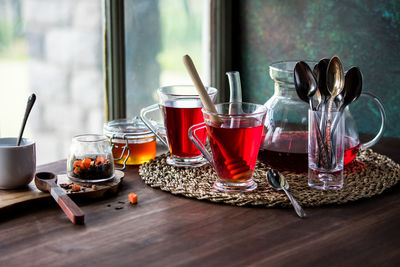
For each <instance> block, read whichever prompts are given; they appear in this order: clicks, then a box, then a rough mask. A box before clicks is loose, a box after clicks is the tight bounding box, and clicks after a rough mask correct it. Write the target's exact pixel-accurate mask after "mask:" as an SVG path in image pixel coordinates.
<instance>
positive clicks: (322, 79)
mask: <svg viewBox="0 0 400 267" xmlns="http://www.w3.org/2000/svg"><path fill="white" fill-rule="evenodd" d="M329 60H330V59H329V58H323V59H321V60H320V61H319V62H318V64H316V65H315V66H314V69H313V72H314V75H315V77H316V78H317V81H318V90H319V91H320V94H321V98H323V106H322V115H321V122H320V129H322V128H323V122H324V120H325V110H326V103H327V102H328V100H329V98H330V97H331V93H330V92H329V90H328V88H327V86H326V70H327V69H328V64H329ZM321 100H322V99H321ZM318 101H319V100H318ZM320 103H321V102H320ZM320 105H321V104H318V106H317V110H319V107H320ZM324 134H325V133H324Z"/></svg>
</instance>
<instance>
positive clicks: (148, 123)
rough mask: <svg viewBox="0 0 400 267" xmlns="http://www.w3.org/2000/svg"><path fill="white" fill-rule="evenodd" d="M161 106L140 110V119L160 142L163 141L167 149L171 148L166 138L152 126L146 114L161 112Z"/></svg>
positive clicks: (155, 105)
mask: <svg viewBox="0 0 400 267" xmlns="http://www.w3.org/2000/svg"><path fill="white" fill-rule="evenodd" d="M159 109H160V106H159V105H158V104H153V105H151V106H148V107H145V108H142V109H141V110H140V118H141V119H142V121H143V123H144V124H146V126H147V127H148V128H149V129H150V131H152V132H153V133H154V134H155V135H156V136H157V138H158V140H160V141H161V143H163V144H164V145H165V146H166V147H167V148H169V145H168V141H167V139H166V138H164V137H163V136H162V135H161V134H160V132H159V131H157V130H156V129H155V128H154V126H153V125H152V124H151V122H150V120H149V119H148V118H147V117H146V114H147V113H149V112H153V111H156V110H159Z"/></svg>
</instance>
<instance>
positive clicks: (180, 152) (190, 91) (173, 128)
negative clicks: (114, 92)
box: [140, 85, 218, 167]
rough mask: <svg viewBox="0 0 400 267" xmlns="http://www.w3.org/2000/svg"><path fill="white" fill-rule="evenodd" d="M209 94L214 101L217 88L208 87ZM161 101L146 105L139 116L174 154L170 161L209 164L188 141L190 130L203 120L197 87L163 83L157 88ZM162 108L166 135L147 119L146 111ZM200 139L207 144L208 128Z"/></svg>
mask: <svg viewBox="0 0 400 267" xmlns="http://www.w3.org/2000/svg"><path fill="white" fill-rule="evenodd" d="M206 90H207V93H208V95H209V96H210V98H211V100H212V101H213V102H214V101H215V99H216V96H217V92H218V91H217V89H215V88H213V87H206ZM157 93H158V96H159V100H160V102H159V104H154V105H151V106H148V107H146V108H143V109H142V110H141V111H140V117H141V119H142V120H143V122H144V123H145V124H146V126H147V127H148V128H149V129H150V130H151V131H152V132H154V134H155V135H156V136H157V138H158V139H159V140H160V141H161V142H162V143H163V144H164V145H166V146H167V147H168V148H169V151H170V153H171V156H170V157H169V158H167V163H168V164H169V165H172V166H177V167H199V166H202V165H204V164H206V163H207V161H206V160H205V159H204V158H203V156H202V154H201V152H200V151H199V150H198V149H197V148H196V146H195V145H194V144H193V143H192V142H191V141H190V140H189V137H188V134H187V133H188V130H189V127H190V126H192V125H194V124H199V123H201V122H204V119H203V115H202V112H201V108H202V107H203V106H202V103H201V100H200V96H199V94H198V93H197V90H196V88H195V87H194V86H190V85H173V86H164V87H161V88H159V89H158V90H157ZM159 109H161V110H162V115H163V118H164V127H165V130H166V136H167V138H165V137H164V135H163V134H162V133H161V132H160V131H159V130H157V129H155V128H154V126H153V124H152V123H151V122H150V120H149V118H147V113H149V112H153V111H156V110H159ZM199 139H200V141H201V142H202V144H205V142H206V139H207V134H206V131H205V129H204V130H203V131H202V132H199Z"/></svg>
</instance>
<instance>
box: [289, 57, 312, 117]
mask: <svg viewBox="0 0 400 267" xmlns="http://www.w3.org/2000/svg"><path fill="white" fill-rule="evenodd" d="M294 85H295V87H296V92H297V95H298V96H299V98H300V99H301V100H303V101H304V102H307V103H309V104H310V109H311V110H314V104H313V102H312V97H313V96H314V94H315V93H316V92H317V88H318V85H317V80H316V79H315V77H314V73H313V72H312V71H311V69H310V67H309V66H308V64H307V63H305V62H304V61H299V62H297V63H296V66H295V67H294Z"/></svg>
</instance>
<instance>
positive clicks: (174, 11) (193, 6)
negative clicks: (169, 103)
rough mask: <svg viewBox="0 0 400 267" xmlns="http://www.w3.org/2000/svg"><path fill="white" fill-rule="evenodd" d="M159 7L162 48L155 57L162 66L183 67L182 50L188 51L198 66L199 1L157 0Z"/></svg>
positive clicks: (200, 9)
mask: <svg viewBox="0 0 400 267" xmlns="http://www.w3.org/2000/svg"><path fill="white" fill-rule="evenodd" d="M159 8H160V14H161V25H160V26H161V35H162V36H161V40H162V49H161V52H160V53H159V54H158V56H157V59H158V61H159V63H160V65H161V69H163V70H170V71H184V67H183V64H182V60H181V59H182V56H183V55H184V54H190V56H191V57H192V59H193V61H194V62H195V64H196V67H198V68H199V69H201V26H202V25H201V24H202V13H201V12H202V1H198V0H180V1H179V0H172V1H171V0H160V1H159Z"/></svg>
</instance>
